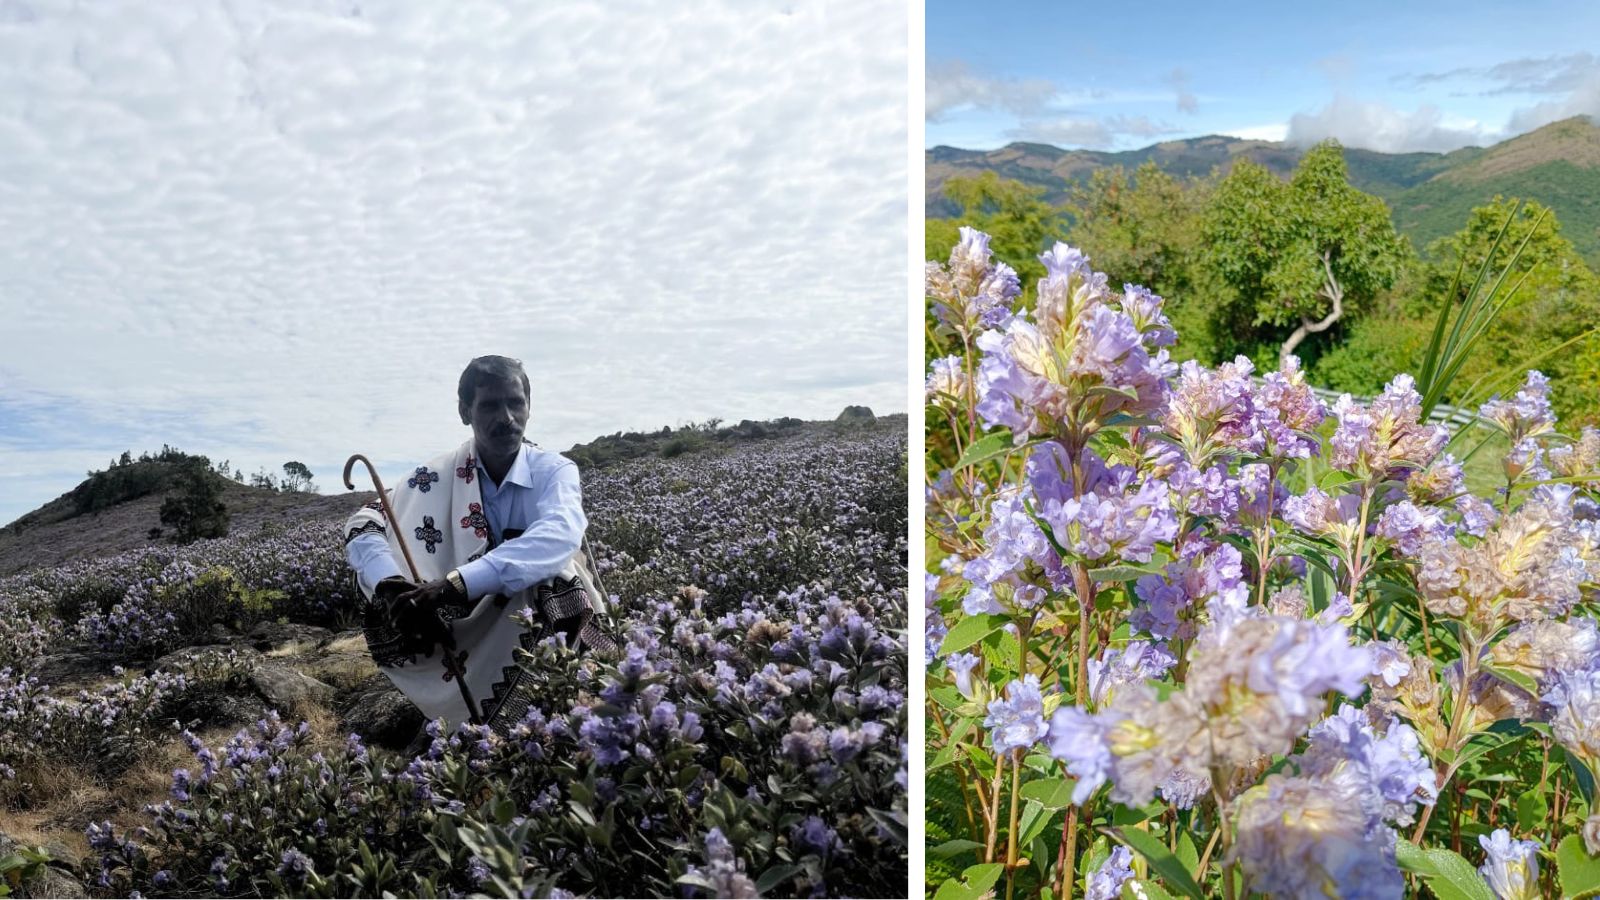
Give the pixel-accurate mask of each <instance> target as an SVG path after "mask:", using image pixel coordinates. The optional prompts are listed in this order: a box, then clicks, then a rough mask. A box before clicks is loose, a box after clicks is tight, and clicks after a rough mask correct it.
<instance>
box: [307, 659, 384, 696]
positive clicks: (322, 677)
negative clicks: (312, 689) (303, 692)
mask: <svg viewBox="0 0 1600 900" xmlns="http://www.w3.org/2000/svg"><path fill="white" fill-rule="evenodd" d="M302 671H304V672H305V673H306V674H307V675H310V676H311V677H312V678H315V679H317V680H318V681H321V682H323V683H325V684H331V685H333V688H334V690H336V691H348V690H351V689H354V688H356V687H359V686H360V685H363V684H365V683H366V682H368V681H369V680H371V678H372V676H374V675H378V674H381V671H380V670H379V669H378V666H377V664H376V663H374V662H373V661H372V657H370V656H365V655H363V656H355V655H349V654H338V655H334V656H328V657H324V658H323V659H320V660H317V661H316V662H313V663H309V664H307V665H306V666H304V667H302Z"/></svg>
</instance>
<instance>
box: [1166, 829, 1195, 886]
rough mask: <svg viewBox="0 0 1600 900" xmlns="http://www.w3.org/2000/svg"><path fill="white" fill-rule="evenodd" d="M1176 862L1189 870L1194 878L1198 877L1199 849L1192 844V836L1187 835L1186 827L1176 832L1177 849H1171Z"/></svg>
mask: <svg viewBox="0 0 1600 900" xmlns="http://www.w3.org/2000/svg"><path fill="white" fill-rule="evenodd" d="M1173 855H1174V856H1176V857H1177V858H1178V862H1181V863H1183V867H1184V868H1186V869H1188V870H1189V873H1190V874H1192V875H1193V876H1194V877H1195V878H1197V879H1198V878H1199V877H1200V851H1199V850H1197V849H1196V848H1195V846H1194V838H1192V837H1190V836H1189V832H1188V830H1187V829H1185V830H1184V831H1182V832H1180V833H1179V834H1178V849H1177V850H1174V851H1173Z"/></svg>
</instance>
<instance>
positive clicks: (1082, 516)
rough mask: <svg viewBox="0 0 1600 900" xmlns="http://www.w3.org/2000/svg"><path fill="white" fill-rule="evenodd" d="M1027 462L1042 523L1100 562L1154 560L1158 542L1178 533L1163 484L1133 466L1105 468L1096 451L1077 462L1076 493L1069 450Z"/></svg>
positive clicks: (1050, 450) (1050, 448) (1052, 449)
mask: <svg viewBox="0 0 1600 900" xmlns="http://www.w3.org/2000/svg"><path fill="white" fill-rule="evenodd" d="M1046 448H1047V449H1043V450H1040V451H1039V452H1036V453H1035V454H1034V456H1033V457H1032V458H1031V459H1029V461H1028V477H1029V483H1030V484H1031V485H1032V487H1033V491H1034V494H1035V496H1036V497H1037V502H1038V505H1039V508H1038V514H1039V518H1040V520H1041V521H1043V522H1045V523H1046V524H1048V525H1049V526H1050V529H1051V532H1052V533H1053V534H1054V535H1055V539H1056V540H1057V541H1058V542H1059V543H1060V544H1061V545H1062V546H1063V547H1065V548H1066V549H1067V550H1069V551H1070V552H1072V553H1073V554H1075V555H1077V556H1078V557H1080V558H1082V559H1084V560H1089V561H1093V562H1094V563H1095V564H1097V565H1098V564H1101V563H1103V562H1106V561H1109V560H1112V559H1121V560H1128V561H1133V562H1149V560H1150V556H1151V554H1152V553H1154V552H1155V547H1156V544H1157V543H1158V542H1162V541H1170V540H1172V539H1173V537H1175V536H1176V535H1177V531H1178V518H1177V516H1176V515H1175V514H1174V513H1173V511H1172V503H1171V498H1170V496H1169V495H1168V492H1167V489H1166V487H1165V486H1164V485H1162V484H1160V483H1158V482H1155V481H1140V479H1139V477H1138V474H1137V473H1136V472H1135V471H1134V469H1133V468H1132V467H1131V466H1124V465H1109V466H1108V465H1106V463H1105V461H1104V460H1103V459H1101V458H1100V457H1099V455H1097V454H1096V453H1094V452H1093V451H1091V450H1088V449H1085V450H1084V451H1083V452H1082V453H1081V454H1080V455H1079V458H1078V465H1079V469H1078V471H1079V472H1080V473H1081V483H1082V490H1081V491H1079V490H1076V489H1075V485H1074V477H1073V476H1072V475H1071V474H1070V473H1071V471H1072V470H1071V468H1070V466H1069V464H1068V462H1067V456H1066V452H1065V450H1064V449H1062V448H1061V447H1060V446H1059V445H1057V444H1047V445H1046Z"/></svg>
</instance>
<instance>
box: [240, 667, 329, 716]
mask: <svg viewBox="0 0 1600 900" xmlns="http://www.w3.org/2000/svg"><path fill="white" fill-rule="evenodd" d="M250 683H251V684H252V685H253V686H254V687H255V689H256V690H257V691H258V692H260V694H261V696H262V697H265V698H266V700H267V702H268V703H271V704H272V705H273V706H275V707H277V709H278V710H279V711H281V712H284V713H291V712H293V713H298V712H305V711H307V710H309V709H310V708H311V707H312V706H329V705H331V704H332V703H333V698H334V690H333V685H331V684H326V683H324V682H321V681H318V680H317V679H315V678H312V677H311V676H310V675H305V674H302V673H300V672H297V671H295V670H294V669H291V668H289V667H288V666H280V665H274V664H273V663H268V662H264V663H262V664H261V665H259V666H257V667H256V670H255V672H253V673H251V675H250Z"/></svg>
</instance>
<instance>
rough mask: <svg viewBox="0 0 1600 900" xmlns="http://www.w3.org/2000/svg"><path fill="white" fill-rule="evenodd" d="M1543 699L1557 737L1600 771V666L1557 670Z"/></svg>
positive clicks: (1594, 769) (1552, 729) (1593, 769)
mask: <svg viewBox="0 0 1600 900" xmlns="http://www.w3.org/2000/svg"><path fill="white" fill-rule="evenodd" d="M1540 699H1542V700H1543V701H1544V703H1545V706H1546V708H1547V709H1548V710H1549V718H1548V721H1549V723H1550V731H1551V733H1552V734H1554V736H1555V739H1556V740H1557V741H1559V742H1560V743H1561V745H1562V746H1563V747H1566V748H1567V749H1568V750H1570V751H1572V753H1573V755H1574V756H1576V757H1578V758H1579V759H1581V760H1583V762H1584V764H1585V765H1587V766H1588V767H1589V771H1591V772H1600V668H1592V667H1591V668H1584V669H1577V670H1569V671H1562V672H1557V673H1555V675H1554V677H1553V678H1551V679H1550V683H1549V687H1548V688H1547V689H1546V690H1545V692H1544V695H1543V696H1542V697H1541V698H1540Z"/></svg>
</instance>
